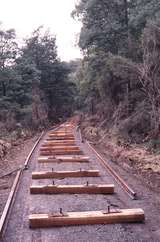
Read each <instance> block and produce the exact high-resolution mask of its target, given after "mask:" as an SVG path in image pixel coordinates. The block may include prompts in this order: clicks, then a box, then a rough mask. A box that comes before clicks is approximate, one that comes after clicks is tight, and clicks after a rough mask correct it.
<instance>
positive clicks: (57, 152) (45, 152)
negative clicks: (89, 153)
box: [40, 150, 83, 156]
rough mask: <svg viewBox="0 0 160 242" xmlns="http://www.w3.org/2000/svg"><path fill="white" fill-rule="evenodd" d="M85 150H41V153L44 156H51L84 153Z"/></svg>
mask: <svg viewBox="0 0 160 242" xmlns="http://www.w3.org/2000/svg"><path fill="white" fill-rule="evenodd" d="M82 154H83V152H82V151H81V150H73V151H72V150H71V151H70V150H64V151H63V150H57V151H54V150H53V151H52V150H50V151H40V155H42V156H46V155H47V156H50V155H82Z"/></svg>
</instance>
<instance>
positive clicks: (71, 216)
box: [29, 208, 145, 228]
mask: <svg viewBox="0 0 160 242" xmlns="http://www.w3.org/2000/svg"><path fill="white" fill-rule="evenodd" d="M144 220H145V215H144V211H143V210H142V209H141V208H134V209H119V210H111V211H110V213H108V211H88V212H67V213H53V214H32V215H30V216H29V226H30V228H45V227H54V226H67V225H87V224H115V223H130V222H131V223H133V222H144Z"/></svg>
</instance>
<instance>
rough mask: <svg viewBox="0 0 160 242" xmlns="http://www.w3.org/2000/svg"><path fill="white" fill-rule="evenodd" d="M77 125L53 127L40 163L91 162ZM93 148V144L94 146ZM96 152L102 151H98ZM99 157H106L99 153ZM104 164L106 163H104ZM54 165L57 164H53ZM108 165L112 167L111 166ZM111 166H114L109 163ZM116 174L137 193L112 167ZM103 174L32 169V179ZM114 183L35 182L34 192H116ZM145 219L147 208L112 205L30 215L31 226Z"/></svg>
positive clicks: (69, 124) (42, 149)
mask: <svg viewBox="0 0 160 242" xmlns="http://www.w3.org/2000/svg"><path fill="white" fill-rule="evenodd" d="M74 128H75V121H74V119H73V120H71V121H70V122H68V123H66V124H63V125H61V126H60V127H59V129H58V130H56V131H51V132H50V133H49V135H48V138H47V140H46V142H45V143H44V144H43V145H42V147H41V148H40V157H39V158H38V162H40V163H45V164H47V163H53V164H54V163H57V162H63V163H66V162H72V163H73V164H74V163H76V162H79V163H81V162H86V163H87V162H89V159H90V157H86V156H84V154H83V151H82V150H81V149H80V148H79V146H77V145H76V143H75V137H74V134H73V130H74ZM92 150H93V148H92ZM96 155H98V153H97V152H96ZM98 158H100V159H101V161H102V158H101V157H100V156H99V155H98ZM103 164H104V163H103ZM53 167H54V165H53ZM107 168H108V167H107ZM109 168H110V167H109ZM109 170H110V172H111V171H112V175H114V176H115V177H116V178H117V177H118V178H119V181H120V182H121V184H123V187H125V188H126V190H127V191H128V192H130V193H131V194H133V195H135V193H134V192H133V191H132V190H131V189H130V188H129V186H127V184H126V183H124V181H123V180H122V179H121V178H120V177H119V176H118V175H117V174H116V172H113V170H112V169H111V168H110V169H109ZM96 176H97V177H99V176H100V172H99V171H98V170H81V169H80V170H76V171H75V170H67V171H65V170H63V171H54V168H52V171H37V172H34V173H32V179H42V180H43V179H55V178H62V177H63V178H65V177H67V178H69V177H71V178H72V177H96ZM114 189H115V186H114V184H108V183H104V184H98V183H93V184H89V182H88V181H87V183H86V184H67V185H66V184H65V185H64V184H62V185H58V184H55V181H54V180H53V181H52V184H49V185H46V184H45V183H44V184H40V185H37V184H36V185H31V186H30V194H31V195H33V196H34V194H39V195H40V194H43V195H44V194H66V193H67V194H114ZM142 221H144V212H143V210H142V209H140V208H138V209H135V208H132V209H127V208H126V209H117V208H111V206H110V205H108V206H107V209H106V207H105V208H104V210H100V211H96V210H95V211H92V210H91V211H76V212H68V211H67V212H65V213H64V212H63V210H62V208H60V210H59V212H58V213H55V212H51V213H47V214H46V213H36V214H31V215H30V216H29V225H30V227H31V228H42V227H52V226H64V225H77V224H78V225H83V224H108V223H119V222H142Z"/></svg>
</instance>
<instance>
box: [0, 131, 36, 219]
mask: <svg viewBox="0 0 160 242" xmlns="http://www.w3.org/2000/svg"><path fill="white" fill-rule="evenodd" d="M38 136H39V135H38V134H37V135H36V136H34V137H32V138H29V139H26V140H23V139H21V140H17V142H16V143H15V144H14V146H12V147H11V148H10V150H9V152H8V153H7V154H6V156H5V157H4V158H3V159H0V216H1V214H2V212H3V209H4V206H5V204H6V201H7V198H8V195H9V192H10V189H11V187H12V184H13V181H14V178H15V175H16V170H17V169H18V168H20V167H22V166H23V164H24V162H25V159H26V158H27V156H28V154H29V152H30V150H31V148H32V147H33V145H34V143H35V142H36V140H37V138H38ZM12 171H13V173H11V174H9V175H7V176H5V175H6V174H8V173H10V172H12Z"/></svg>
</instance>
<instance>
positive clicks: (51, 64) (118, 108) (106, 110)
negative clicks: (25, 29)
mask: <svg viewBox="0 0 160 242" xmlns="http://www.w3.org/2000/svg"><path fill="white" fill-rule="evenodd" d="M71 16H72V18H74V19H75V21H80V22H82V28H81V32H80V34H79V40H78V45H79V47H80V49H81V51H82V53H83V58H82V60H79V59H78V60H73V61H70V62H68V63H67V62H62V61H61V60H60V59H59V57H58V53H57V45H56V36H55V35H52V34H51V33H50V32H49V31H45V30H44V29H43V27H39V28H37V29H36V30H35V31H34V32H33V33H32V35H31V36H30V37H28V38H27V39H26V40H25V42H24V44H23V45H22V46H19V44H18V42H17V40H16V32H15V30H14V29H9V30H5V29H3V25H1V27H0V60H1V61H0V129H1V136H3V134H5V133H7V132H12V131H14V130H16V129H19V128H21V127H23V128H25V129H33V130H36V129H39V128H41V127H47V126H48V125H49V124H50V123H53V122H58V121H60V120H61V119H65V117H68V116H71V115H73V114H74V112H75V111H77V110H78V111H80V112H82V113H84V114H85V116H87V117H89V118H90V120H92V121H93V122H94V124H97V123H99V124H100V125H101V126H102V127H103V128H104V129H106V130H108V131H112V133H116V134H118V135H120V136H121V137H122V138H123V139H126V140H128V141H130V142H137V143H138V142H140V143H141V142H143V141H148V140H158V137H159V131H160V105H159V104H160V82H159V78H160V65H159V61H160V2H159V1H158V0H152V1H149V0H134V1H133V0H107V1H105V0H101V1H98V0H80V1H79V2H78V3H77V5H76V6H75V9H73V12H72V13H71Z"/></svg>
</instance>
